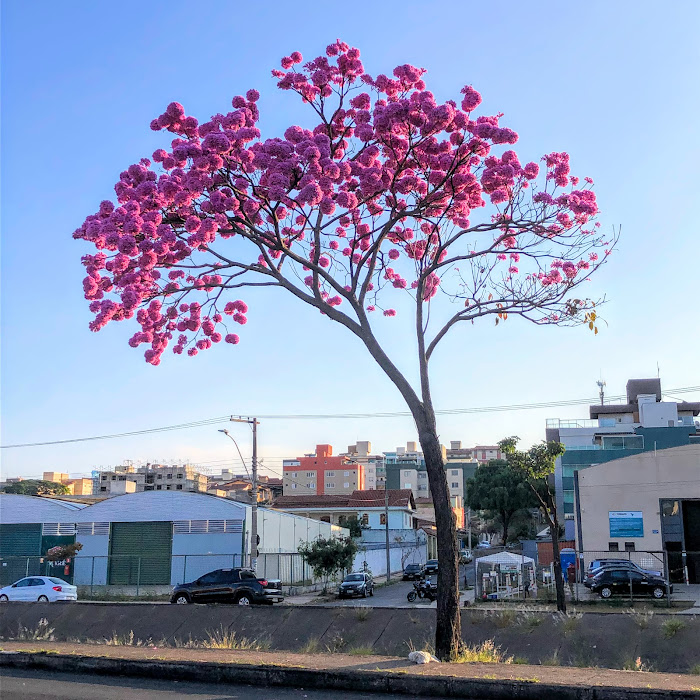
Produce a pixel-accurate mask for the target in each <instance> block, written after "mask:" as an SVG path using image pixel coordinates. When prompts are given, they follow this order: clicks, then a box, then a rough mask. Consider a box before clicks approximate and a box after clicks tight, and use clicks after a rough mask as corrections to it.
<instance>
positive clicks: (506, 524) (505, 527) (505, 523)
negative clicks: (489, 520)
mask: <svg viewBox="0 0 700 700" xmlns="http://www.w3.org/2000/svg"><path fill="white" fill-rule="evenodd" d="M501 522H502V523H503V546H504V547H505V546H506V545H507V544H508V527H509V525H510V518H509V517H508V516H507V515H506V513H505V511H503V512H502V513H501Z"/></svg>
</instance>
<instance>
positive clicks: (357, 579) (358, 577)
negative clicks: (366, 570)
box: [345, 574, 365, 581]
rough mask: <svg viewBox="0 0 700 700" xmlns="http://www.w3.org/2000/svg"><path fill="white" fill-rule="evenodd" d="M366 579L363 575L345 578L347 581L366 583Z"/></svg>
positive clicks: (352, 575) (349, 575)
mask: <svg viewBox="0 0 700 700" xmlns="http://www.w3.org/2000/svg"><path fill="white" fill-rule="evenodd" d="M364 579H365V577H364V575H363V574H348V575H347V576H346V577H345V581H364Z"/></svg>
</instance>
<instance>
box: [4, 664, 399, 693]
mask: <svg viewBox="0 0 700 700" xmlns="http://www.w3.org/2000/svg"><path fill="white" fill-rule="evenodd" d="M0 696H2V700H324V699H325V698H338V699H340V698H343V700H366V699H367V694H366V693H365V694H362V693H349V692H347V691H344V690H339V691H331V690H304V689H303V688H265V687H257V686H249V685H208V684H204V683H184V682H177V681H157V680H146V679H140V678H109V677H104V676H89V675H82V676H80V677H79V678H76V677H75V676H71V675H70V674H65V673H49V672H41V671H21V670H18V669H6V668H3V669H0ZM378 697H379V696H378ZM392 698H395V700H411V698H410V697H409V696H407V695H400V696H399V695H393V696H392Z"/></svg>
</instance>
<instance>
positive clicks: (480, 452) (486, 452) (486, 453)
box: [446, 440, 504, 464]
mask: <svg viewBox="0 0 700 700" xmlns="http://www.w3.org/2000/svg"><path fill="white" fill-rule="evenodd" d="M446 453H447V459H448V460H455V461H458V462H461V461H463V462H470V461H472V460H476V461H477V462H478V463H479V464H488V463H489V462H490V461H491V460H492V459H504V455H503V452H501V449H500V448H499V447H498V445H476V446H475V447H462V441H461V440H452V441H450V447H449V448H448V449H447V450H446Z"/></svg>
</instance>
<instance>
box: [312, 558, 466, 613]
mask: <svg viewBox="0 0 700 700" xmlns="http://www.w3.org/2000/svg"><path fill="white" fill-rule="evenodd" d="M465 575H466V577H467V578H466V580H467V582H468V583H469V585H470V586H473V585H474V565H473V564H468V565H467V566H460V572H459V583H460V586H464V581H465V578H464V577H465ZM411 590H413V581H397V582H396V583H392V584H391V585H390V586H380V587H379V588H377V589H375V591H374V595H373V596H371V597H369V598H345V599H343V600H338V599H336V600H333V601H331V602H329V603H323V605H327V606H329V607H339V606H351V607H357V606H367V607H370V608H399V607H400V608H403V607H409V608H413V607H427V606H429V605H430V603H428V602H427V601H416V602H415V603H409V602H408V600H407V599H406V596H407V595H408V593H409V591H411ZM432 605H433V607H436V605H437V604H436V603H433V604H432Z"/></svg>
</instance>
